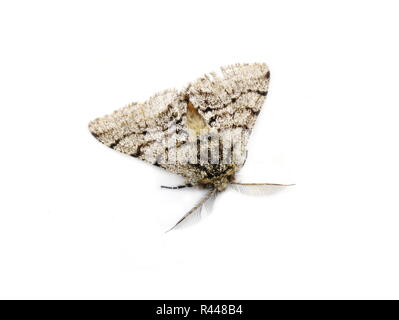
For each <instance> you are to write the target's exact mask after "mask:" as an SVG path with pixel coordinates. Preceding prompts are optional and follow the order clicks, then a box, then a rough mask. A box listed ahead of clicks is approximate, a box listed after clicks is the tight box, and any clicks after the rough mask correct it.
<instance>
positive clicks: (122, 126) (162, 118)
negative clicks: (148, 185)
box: [89, 90, 187, 164]
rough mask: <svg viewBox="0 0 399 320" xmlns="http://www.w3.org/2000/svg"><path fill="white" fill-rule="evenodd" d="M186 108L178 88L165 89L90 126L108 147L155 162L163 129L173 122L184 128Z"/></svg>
mask: <svg viewBox="0 0 399 320" xmlns="http://www.w3.org/2000/svg"><path fill="white" fill-rule="evenodd" d="M186 108H187V107H186V103H185V102H183V101H180V94H179V92H178V91H177V90H165V91H163V92H160V93H157V94H155V95H154V96H152V97H151V98H150V99H148V100H147V101H146V102H144V103H131V104H129V105H127V106H125V107H123V108H121V109H119V110H116V111H114V112H113V113H112V114H110V115H106V116H104V117H101V118H97V119H95V120H93V121H91V122H90V123H89V130H90V132H91V133H92V134H93V136H95V137H96V138H97V139H98V140H99V141H100V142H102V143H103V144H105V145H107V146H108V147H110V148H112V149H115V150H117V151H120V152H122V153H125V154H128V155H130V156H132V157H136V158H140V159H142V160H144V161H147V162H149V163H151V164H156V162H157V157H158V156H159V155H160V154H161V153H162V152H163V151H164V150H162V149H160V148H159V146H160V145H161V144H162V140H163V139H164V138H165V132H167V131H168V130H169V128H171V127H172V126H175V127H176V128H177V130H182V129H183V127H184V123H183V117H184V116H185V113H186Z"/></svg>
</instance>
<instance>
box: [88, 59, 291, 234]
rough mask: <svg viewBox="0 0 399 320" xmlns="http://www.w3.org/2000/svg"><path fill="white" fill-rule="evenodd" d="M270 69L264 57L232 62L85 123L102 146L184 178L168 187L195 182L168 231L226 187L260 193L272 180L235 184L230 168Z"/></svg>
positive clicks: (243, 153)
mask: <svg viewBox="0 0 399 320" xmlns="http://www.w3.org/2000/svg"><path fill="white" fill-rule="evenodd" d="M269 80H270V72H269V70H268V67H267V66H266V64H264V63H253V64H235V65H230V66H226V67H222V68H221V72H219V74H217V73H214V72H212V73H209V74H206V75H204V76H203V77H201V78H199V79H197V80H196V81H194V82H191V83H189V84H188V85H187V86H186V87H184V88H183V89H182V90H180V91H179V90H176V89H168V90H165V91H163V92H160V93H157V94H155V95H153V96H152V97H150V98H149V99H148V100H147V101H145V102H134V103H131V104H129V105H127V106H125V107H123V108H121V109H118V110H116V111H114V112H113V113H112V114H109V115H106V116H104V117H101V118H97V119H95V120H93V121H91V122H90V123H89V130H90V132H91V133H92V134H93V136H94V137H95V138H97V139H98V140H99V141H100V142H102V143H103V144H105V145H107V146H108V147H110V148H112V149H115V150H117V151H119V152H122V153H125V154H127V155H130V156H132V157H135V158H139V159H141V160H144V161H146V162H149V163H151V164H153V165H156V166H158V167H161V168H164V169H166V170H167V171H170V172H172V173H176V174H179V175H181V176H183V177H184V179H185V184H184V185H180V186H175V187H166V186H162V187H164V188H169V189H181V188H185V187H200V188H205V189H207V190H208V191H207V193H206V194H205V196H204V197H203V198H202V199H201V200H200V201H199V202H198V203H197V204H196V205H195V206H194V208H192V209H191V210H190V211H189V212H187V213H186V214H185V215H184V216H183V217H182V218H181V219H180V220H179V221H178V222H177V223H176V224H175V225H174V226H173V227H172V228H171V229H173V228H175V227H177V226H181V225H183V222H187V221H189V220H190V219H189V218H193V217H194V216H196V215H201V211H202V210H204V209H205V210H207V208H209V206H210V204H211V203H212V200H213V199H214V198H215V197H216V195H217V194H218V193H220V192H222V191H223V190H225V189H226V187H227V186H231V187H233V188H236V189H237V190H238V191H241V192H244V193H245V192H248V191H249V192H252V193H263V191H264V190H266V192H267V189H265V187H270V186H287V185H282V184H274V183H262V184H258V183H240V182H237V181H236V180H235V174H236V173H237V171H238V170H240V168H241V167H242V166H243V165H244V163H245V160H246V157H247V142H248V139H249V136H250V134H251V130H252V128H253V126H254V124H255V121H256V119H257V117H258V115H259V112H260V111H261V108H262V105H263V103H264V101H265V98H266V95H267V92H268V85H269Z"/></svg>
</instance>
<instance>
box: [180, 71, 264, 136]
mask: <svg viewBox="0 0 399 320" xmlns="http://www.w3.org/2000/svg"><path fill="white" fill-rule="evenodd" d="M221 70H222V74H221V76H219V75H218V74H216V73H211V74H209V75H205V76H204V77H202V78H200V79H198V80H197V81H195V82H193V83H192V84H189V85H188V87H187V88H186V90H185V92H186V94H187V95H188V98H189V99H190V102H191V103H192V104H193V105H194V106H195V107H196V108H197V109H198V112H199V114H200V115H201V116H203V117H204V119H205V120H206V122H207V123H208V125H209V126H210V127H212V128H216V129H218V130H223V129H231V128H243V129H245V130H250V129H252V127H253V126H254V124H255V121H256V117H257V116H258V114H259V112H260V109H261V107H262V105H263V102H264V100H265V97H266V95H267V90H268V85H269V78H270V72H269V70H268V68H267V66H266V64H264V63H254V64H237V65H232V66H227V67H222V68H221Z"/></svg>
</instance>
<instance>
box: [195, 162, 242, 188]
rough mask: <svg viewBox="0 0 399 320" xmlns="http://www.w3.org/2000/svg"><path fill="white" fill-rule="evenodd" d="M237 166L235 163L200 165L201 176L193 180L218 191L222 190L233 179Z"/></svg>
mask: <svg viewBox="0 0 399 320" xmlns="http://www.w3.org/2000/svg"><path fill="white" fill-rule="evenodd" d="M238 169H239V167H238V166H237V165H229V166H227V167H226V166H201V176H202V178H200V179H198V180H197V181H194V184H197V185H199V186H201V187H204V188H213V189H216V190H218V191H223V190H224V189H226V187H227V186H228V185H229V184H230V183H231V182H233V181H234V176H235V173H236V172H237V170H238Z"/></svg>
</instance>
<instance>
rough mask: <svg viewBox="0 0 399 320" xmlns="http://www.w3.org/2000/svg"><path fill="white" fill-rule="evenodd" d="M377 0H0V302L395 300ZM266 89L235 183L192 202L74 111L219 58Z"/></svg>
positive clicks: (110, 106) (104, 105)
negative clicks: (248, 68) (203, 206)
mask: <svg viewBox="0 0 399 320" xmlns="http://www.w3.org/2000/svg"><path fill="white" fill-rule="evenodd" d="M398 30H399V19H398V5H397V2H395V1H281V0H279V1H248V0H246V1H231V0H229V1H215V0H212V1H204V0H203V1H195V2H194V1H2V2H1V4H0V46H1V48H0V131H1V141H2V146H1V151H0V152H1V158H0V161H1V167H0V170H1V172H0V174H1V176H0V179H1V180H0V181H1V182H0V187H1V193H0V194H1V195H0V197H1V201H0V298H37V299H42V298H52V299H59V298H67V299H68V298H75V299H85V298H91V299H96V298H122V299H150V298H153V299H154V298H157V299H167V298H168V299H192V298H198V299H203V298H207V299H214V298H224V299H241V298H244V299H248V298H254V299H269V298H271V299H280V298H288V299H293V298H301V299H310V298H318V299H326V298H333V299H336V298H343V299H349V298H399V272H398V270H399V257H398V244H399V231H398V229H399V216H398V213H399V210H398V208H399V205H398V202H399V200H398V186H399V174H398V164H399V152H398V133H399V132H398V131H399V130H398V120H399V117H398V116H399V113H398V107H399V96H398V87H399V80H398V79H399V62H398V59H399V58H398V57H399V44H398ZM256 61H259V62H266V63H267V64H268V65H269V67H270V70H271V85H270V92H269V96H268V97H267V99H266V104H265V106H264V108H263V111H262V113H261V114H260V116H259V119H258V121H257V124H256V128H255V130H254V132H253V135H252V138H251V142H250V145H249V156H248V160H247V163H246V165H245V168H244V169H243V170H242V171H241V172H240V177H241V180H242V181H246V182H281V183H284V182H287V183H291V182H293V183H296V184H297V185H296V186H295V187H293V188H290V189H289V190H288V189H287V190H285V191H284V192H279V193H275V194H273V195H272V196H265V197H260V198H259V197H250V196H245V195H241V194H239V193H235V192H234V191H232V190H231V191H226V192H225V193H224V194H222V195H221V196H220V198H218V199H217V201H216V204H215V207H214V212H213V214H212V215H211V216H210V217H208V218H207V219H204V220H202V221H201V222H200V223H199V224H197V225H195V226H194V227H191V228H186V229H183V230H178V231H174V232H170V233H167V234H165V233H164V231H165V230H166V229H168V228H169V227H170V226H171V225H173V223H174V222H176V220H177V219H179V218H180V216H182V215H183V214H184V213H185V212H186V211H187V210H188V209H190V208H191V207H192V206H193V204H194V203H195V202H196V201H197V200H198V199H199V198H200V197H201V195H202V192H201V191H199V190H179V191H174V190H161V189H160V187H159V186H160V185H161V184H168V185H173V184H176V183H179V182H181V181H182V179H180V178H179V177H176V176H174V175H172V174H169V173H167V172H164V171H162V170H161V169H159V168H156V167H152V166H150V165H148V164H146V163H144V162H141V161H139V160H137V159H134V158H130V157H128V156H124V155H122V154H119V153H117V152H115V151H113V150H111V149H109V148H106V147H104V146H103V145H101V144H100V143H99V142H97V141H96V140H95V139H94V138H93V137H92V136H91V135H90V134H89V132H88V130H87V123H88V122H89V121H90V120H92V119H94V118H96V117H98V116H102V115H104V114H106V113H109V112H111V111H113V110H114V109H117V108H119V107H122V106H124V105H125V104H127V103H129V102H131V101H143V100H145V99H146V98H148V97H149V96H150V95H151V94H153V93H155V92H157V91H160V90H163V89H166V88H169V87H177V88H181V87H182V86H183V85H184V84H185V83H186V82H188V81H191V80H195V79H196V78H197V77H198V76H201V75H202V74H203V73H205V72H209V71H212V70H216V69H217V68H218V67H219V66H221V65H226V64H231V63H236V62H256Z"/></svg>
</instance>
